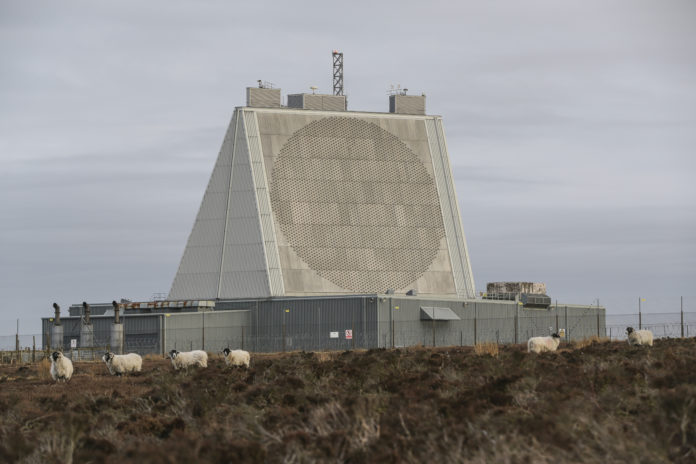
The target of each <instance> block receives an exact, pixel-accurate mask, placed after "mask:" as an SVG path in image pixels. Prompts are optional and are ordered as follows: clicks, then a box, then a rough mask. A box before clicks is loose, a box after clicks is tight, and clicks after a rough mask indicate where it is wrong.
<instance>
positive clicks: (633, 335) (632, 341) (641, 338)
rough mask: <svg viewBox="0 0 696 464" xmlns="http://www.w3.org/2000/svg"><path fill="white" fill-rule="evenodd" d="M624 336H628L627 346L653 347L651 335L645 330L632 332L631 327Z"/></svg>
mask: <svg viewBox="0 0 696 464" xmlns="http://www.w3.org/2000/svg"><path fill="white" fill-rule="evenodd" d="M626 334H627V335H628V344H629V345H631V346H638V345H648V346H653V333H652V332H651V331H649V330H647V329H643V330H633V327H627V328H626Z"/></svg>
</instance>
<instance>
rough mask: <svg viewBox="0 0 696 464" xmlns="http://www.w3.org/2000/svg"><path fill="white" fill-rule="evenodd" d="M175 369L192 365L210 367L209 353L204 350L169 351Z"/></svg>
mask: <svg viewBox="0 0 696 464" xmlns="http://www.w3.org/2000/svg"><path fill="white" fill-rule="evenodd" d="M169 357H170V358H171V360H172V365H173V366H174V369H177V370H178V369H185V368H187V367H190V366H198V367H208V353H206V352H205V351H202V350H194V351H183V352H179V351H176V350H172V351H170V352H169Z"/></svg>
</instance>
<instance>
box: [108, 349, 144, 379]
mask: <svg viewBox="0 0 696 464" xmlns="http://www.w3.org/2000/svg"><path fill="white" fill-rule="evenodd" d="M102 359H103V360H104V362H105V363H106V367H107V368H108V369H109V373H110V374H111V375H123V374H127V373H129V372H140V369H142V367H143V358H141V357H140V355H139V354H138V353H128V354H114V353H111V352H110V351H107V352H106V353H105V354H104V356H102Z"/></svg>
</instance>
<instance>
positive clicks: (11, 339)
mask: <svg viewBox="0 0 696 464" xmlns="http://www.w3.org/2000/svg"><path fill="white" fill-rule="evenodd" d="M366 327H367V328H366ZM366 327H365V326H363V327H353V326H351V327H327V326H326V324H322V325H320V324H306V323H305V324H277V325H273V326H270V325H266V326H264V325H259V326H254V327H251V326H243V325H235V326H214V327H180V328H171V329H169V328H167V329H166V330H165V331H164V332H161V331H160V329H158V328H151V329H144V330H133V331H129V332H127V333H124V342H123V347H122V351H123V352H135V353H139V354H141V355H145V354H150V353H154V354H160V355H165V354H166V353H167V352H168V351H169V350H171V349H176V350H179V351H188V350H192V349H204V350H206V351H209V352H219V351H221V350H222V349H223V348H226V347H230V348H242V349H246V350H249V351H252V352H280V351H294V350H305V351H318V350H350V349H356V348H391V347H406V346H414V345H423V346H456V345H461V346H465V345H475V344H477V343H484V342H494V343H498V344H508V343H525V342H526V341H527V340H528V339H529V338H530V337H534V336H539V335H549V334H551V333H553V332H556V333H559V334H561V336H562V339H563V340H564V341H566V342H569V341H572V340H578V339H583V338H588V337H592V336H597V337H600V338H608V339H610V340H625V339H626V328H627V327H633V328H634V329H649V330H651V331H652V332H653V334H654V336H655V338H658V339H659V338H679V337H694V336H696V312H673V313H632V314H610V315H607V316H606V317H604V316H603V315H602V316H599V315H598V314H597V313H594V314H590V313H585V312H580V313H577V312H576V313H573V314H563V312H562V311H560V312H559V311H557V312H555V313H554V314H551V313H543V312H539V313H537V314H534V315H533V317H531V316H530V317H527V316H519V317H505V318H502V317H498V318H494V317H486V316H485V315H478V316H476V317H472V318H471V319H465V320H460V321H456V324H452V323H451V322H450V321H397V320H391V321H390V320H379V321H372V322H371V323H370V324H369V325H368V326H366ZM111 335H112V334H111V332H110V331H107V330H102V331H98V330H95V331H93V332H91V333H90V334H89V336H88V337H87V339H86V340H82V339H81V337H80V334H79V333H77V334H76V333H71V334H64V336H63V340H62V341H57V342H56V343H51V341H50V336H49V334H19V335H10V336H1V337H0V363H14V362H32V361H40V360H41V359H43V358H44V357H45V356H46V353H48V352H49V350H53V349H56V348H60V349H62V351H63V352H64V353H69V354H68V356H69V357H71V358H72V359H74V360H99V359H100V358H101V355H102V354H103V353H104V351H107V350H112V351H118V347H115V346H112V345H111V340H110V337H111ZM90 338H91V341H90V343H88V344H85V343H84V342H85V341H88V340H89V339H90Z"/></svg>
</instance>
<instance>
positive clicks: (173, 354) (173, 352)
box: [169, 350, 179, 359]
mask: <svg viewBox="0 0 696 464" xmlns="http://www.w3.org/2000/svg"><path fill="white" fill-rule="evenodd" d="M178 354H179V352H178V351H176V350H172V351H170V352H169V357H170V358H172V359H176V356H177V355H178Z"/></svg>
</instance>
